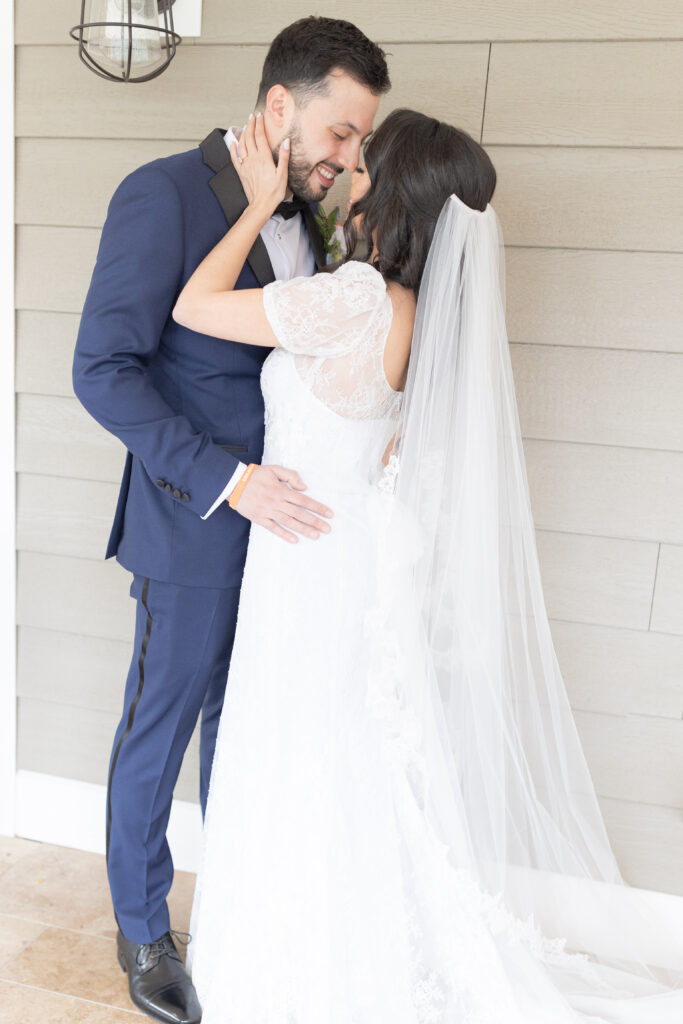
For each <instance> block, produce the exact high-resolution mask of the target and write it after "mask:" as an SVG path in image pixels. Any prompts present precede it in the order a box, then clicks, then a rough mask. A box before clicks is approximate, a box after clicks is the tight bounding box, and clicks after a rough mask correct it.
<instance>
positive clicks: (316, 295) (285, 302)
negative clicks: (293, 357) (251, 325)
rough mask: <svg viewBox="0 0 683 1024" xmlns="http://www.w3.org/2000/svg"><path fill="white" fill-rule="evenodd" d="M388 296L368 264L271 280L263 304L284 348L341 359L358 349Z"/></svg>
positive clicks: (300, 353)
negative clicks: (326, 272) (308, 275)
mask: <svg viewBox="0 0 683 1024" xmlns="http://www.w3.org/2000/svg"><path fill="white" fill-rule="evenodd" d="M385 298H386V286H385V284H384V281H383V279H382V276H381V275H380V274H379V273H378V272H377V271H376V270H375V269H374V268H373V267H371V266H369V264H367V263H348V264H345V265H344V266H343V267H340V269H339V270H338V271H336V273H333V274H325V273H323V274H316V275H315V276H314V277H295V278H292V279H291V280H290V281H273V282H272V284H268V285H266V287H265V288H264V289H263V304H264V307H265V312H266V316H267V317H268V321H269V323H270V325H271V327H272V328H273V332H274V334H275V336H276V338H277V340H278V341H279V342H280V344H281V345H282V347H283V348H285V349H287V351H288V352H293V353H295V354H297V355H309V356H325V357H327V358H339V357H341V356H345V355H348V354H349V353H350V352H351V351H353V350H354V349H357V348H359V347H361V346H362V344H363V339H364V338H365V337H366V336H367V334H368V331H369V330H370V329H371V328H372V325H373V322H374V321H375V319H376V318H377V315H378V313H379V311H380V309H381V307H382V304H383V303H384V300H385Z"/></svg>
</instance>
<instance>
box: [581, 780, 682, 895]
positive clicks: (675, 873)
mask: <svg viewBox="0 0 683 1024" xmlns="http://www.w3.org/2000/svg"><path fill="white" fill-rule="evenodd" d="M600 809H601V810H602V813H603V816H604V818H605V824H606V825H607V832H608V834H609V838H610V842H611V844H612V849H613V850H614V853H615V856H616V858H617V861H618V863H619V867H620V868H621V871H622V874H623V876H624V879H625V881H626V882H628V884H629V885H635V886H638V887H639V888H641V889H654V890H655V891H660V892H672V893H676V895H678V896H683V815H682V814H681V812H680V811H679V810H678V809H677V808H676V809H674V808H672V807H653V806H651V805H649V804H636V803H631V802H630V801H626V800H612V799H610V798H609V797H601V798H600Z"/></svg>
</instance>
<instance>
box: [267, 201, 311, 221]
mask: <svg viewBox="0 0 683 1024" xmlns="http://www.w3.org/2000/svg"><path fill="white" fill-rule="evenodd" d="M307 206H308V203H307V202H306V200H305V199H299V197H298V196H294V197H293V198H292V199H283V201H282V202H281V203H280V205H279V206H276V207H275V209H274V210H273V216H275V214H276V213H279V214H280V216H281V217H284V218H285V220H289V219H290V218H291V217H296V215H297V213H301V211H302V210H305V209H306V207H307Z"/></svg>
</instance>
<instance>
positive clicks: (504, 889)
mask: <svg viewBox="0 0 683 1024" xmlns="http://www.w3.org/2000/svg"><path fill="white" fill-rule="evenodd" d="M504 287H505V286H504V275H503V241H502V235H501V232H500V226H499V223H498V220H497V217H496V215H495V213H494V211H493V209H492V208H491V207H490V206H488V207H487V209H486V210H485V211H484V212H479V211H474V210H472V209H470V208H469V207H467V206H466V205H464V204H463V203H462V202H461V201H460V200H459V199H458V198H457V197H456V196H451V197H450V199H449V200H448V202H447V203H446V205H445V207H444V209H443V211H442V214H441V217H440V219H439V223H438V226H437V229H436V233H435V237H434V241H433V244H432V248H431V251H430V257H429V261H428V264H427V267H426V271H425V276H424V279H423V284H422V287H421V291H420V299H419V304H418V314H417V320H416V326H415V333H414V338H413V351H412V355H411V361H410V370H409V379H408V383H407V388H406V394H405V400H404V405H403V411H402V414H401V421H400V424H399V429H398V431H397V434H396V440H395V443H394V447H393V451H392V453H391V456H390V459H389V462H388V465H387V467H386V469H385V471H384V478H383V481H382V486H383V487H384V488H385V489H389V490H393V491H394V500H393V501H390V502H388V506H389V508H390V512H389V513H388V514H389V517H390V518H389V526H388V528H387V531H386V533H385V543H386V545H387V557H386V558H385V559H384V565H385V575H384V579H383V581H382V585H381V587H380V590H379V594H378V599H377V603H376V606H375V608H374V611H373V613H372V614H371V615H370V617H369V620H368V626H369V630H368V633H369V635H371V636H374V637H375V638H379V639H378V648H377V651H376V671H375V673H374V675H373V679H372V681H371V687H370V692H369V698H368V699H369V701H370V704H371V706H372V707H373V709H374V711H375V714H376V715H377V716H378V717H380V718H381V719H383V720H384V722H385V723H386V726H387V735H388V738H389V740H390V741H391V742H392V743H393V744H394V746H395V749H396V750H397V752H398V755H399V756H400V759H401V761H402V763H403V766H404V768H405V770H406V778H407V779H409V780H410V790H411V794H410V799H412V800H413V801H414V804H415V807H416V808H417V807H419V809H420V811H421V812H424V815H425V816H426V818H427V821H428V823H429V828H430V831H431V833H432V835H433V837H434V840H435V841H436V844H437V846H438V847H439V848H440V849H441V850H442V851H443V853H444V857H445V858H446V860H447V861H448V864H449V866H450V868H451V869H454V870H457V871H460V872H464V873H465V874H466V875H468V876H470V877H472V878H474V879H476V883H477V885H478V886H479V887H480V889H481V891H482V892H483V893H485V894H487V896H490V897H491V901H492V906H493V907H495V908H498V911H499V912H500V913H501V914H503V915H505V914H507V913H510V914H512V915H513V916H514V918H515V920H516V921H518V922H524V921H526V922H527V923H529V926H530V927H531V928H532V929H534V928H535V927H536V926H538V932H539V933H542V935H543V936H545V937H547V938H548V939H549V940H552V939H553V937H563V938H564V939H566V948H567V949H568V950H571V951H574V950H577V951H580V952H581V953H582V954H583V955H582V956H575V957H573V958H572V957H569V958H568V959H567V961H566V963H565V964H564V966H562V965H561V958H559V959H558V960H557V963H556V966H555V968H554V974H553V982H554V983H555V984H556V985H557V986H558V987H559V988H560V990H561V991H562V993H563V995H564V997H565V998H566V1000H567V1001H568V1003H569V1005H570V1006H571V1007H572V1009H573V1010H575V1011H577V1012H578V1013H579V1015H580V1016H579V1017H578V1018H576V1019H581V1020H584V1019H590V1020H596V1021H598V1020H599V1021H603V1020H608V1021H610V1022H612V1021H619V1022H622V1021H624V1022H626V1021H628V1022H629V1024H631V1022H636V1021H637V1022H641V1021H642V1022H643V1024H660V1022H664V1021H666V1022H667V1024H668V1022H669V1021H671V1022H673V1021H674V1020H676V1021H680V1020H683V991H682V990H681V989H679V988H677V986H680V985H681V984H683V912H680V911H677V910H675V909H674V911H673V912H670V911H668V910H667V909H666V908H668V907H669V906H674V907H675V901H673V902H672V903H669V902H668V901H666V900H662V901H661V908H660V905H659V903H658V898H657V895H656V894H651V896H652V898H651V899H649V898H647V897H646V896H645V895H644V894H642V893H641V892H640V891H638V890H631V889H629V887H628V886H626V885H625V884H624V883H623V880H622V878H621V875H620V872H619V869H618V866H617V863H616V861H615V858H614V855H613V853H612V850H611V848H610V844H609V841H608V838H607V834H606V831H605V827H604V823H603V820H602V817H601V813H600V810H599V806H598V802H597V798H596V794H595V791H594V787H593V784H592V781H591V778H590V774H589V771H588V767H587V765H586V761H585V758H584V755H583V752H582V749H581V746H580V743H579V739H578V736H577V731H576V727H575V724H574V720H573V718H572V714H571V709H570V706H569V703H568V699H567V696H566V692H565V688H564V685H563V681H562V677H561V674H560V670H559V666H558V663H557V659H556V656H555V652H554V648H553V643H552V639H551V634H550V628H549V624H548V617H547V613H546V609H545V604H544V599H543V593H542V587H541V579H540V572H539V566H538V557H537V551H536V544H535V536H534V526H533V520H532V515H531V508H530V502H529V492H528V485H527V479H526V471H525V465H524V457H523V450H522V443H521V435H520V429H519V422H518V415H517V406H516V401H515V393H514V385H513V379H512V371H511V365H510V358H509V351H508V341H507V334H506V328H505V313H504V305H505V298H504ZM407 593H409V595H410V597H409V598H408V599H407V600H406V594H407ZM397 595H399V597H398V599H397ZM415 616H417V617H418V618H419V620H420V622H421V629H422V632H423V640H424V643H423V645H422V654H420V655H418V656H417V657H418V660H419V661H420V663H419V664H415V660H414V659H415V657H416V655H415V653H414V652H411V651H410V650H407V649H404V646H403V645H402V637H403V636H404V635H411V624H410V621H409V619H410V618H411V617H413V622H414V617H415ZM413 628H414V626H413ZM425 679H427V680H428V684H427V685H425ZM427 721H431V722H432V723H434V722H436V728H437V729H438V735H439V742H438V743H436V744H435V743H427V742H425V737H426V733H425V728H426V727H425V723H426V722H427ZM431 728H433V726H431ZM445 778H448V779H449V780H450V784H449V785H446V784H445ZM437 780H438V784H436V782H437ZM463 822H464V824H465V830H464V831H465V834H464V835H463V828H462V826H463ZM681 903H682V904H683V901H681ZM662 908H664V909H662ZM667 914H668V915H669V916H667ZM549 948H551V949H552V946H550V947H549ZM558 948H559V947H558ZM548 962H549V963H551V962H552V957H550V958H548ZM550 969H551V972H552V970H553V969H552V968H550ZM583 1014H586V1016H585V1017H584V1016H583ZM593 1015H594V1016H593ZM529 1019H531V1018H529ZM547 1019H550V1017H549V1018H547ZM552 1019H555V1018H552ZM563 1019H564V1018H563ZM571 1019H574V1018H573V1017H572V1018H571Z"/></svg>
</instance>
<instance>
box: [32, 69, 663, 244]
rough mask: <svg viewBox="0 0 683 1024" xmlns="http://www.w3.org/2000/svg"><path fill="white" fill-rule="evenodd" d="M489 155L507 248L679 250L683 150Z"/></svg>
mask: <svg viewBox="0 0 683 1024" xmlns="http://www.w3.org/2000/svg"><path fill="white" fill-rule="evenodd" d="M682 56H683V54H682ZM488 153H489V156H490V157H491V159H492V160H493V163H494V165H495V167H496V171H497V174H498V184H497V187H496V191H495V194H494V197H493V206H494V208H495V210H496V212H497V214H498V217H499V219H500V221H501V224H502V227H503V235H504V238H505V242H506V244H507V245H533V246H548V247H553V246H555V247H562V246H569V247H571V248H573V249H576V248H582V249H635V250H643V249H652V250H655V249H658V250H662V251H671V252H681V251H683V152H681V151H678V150H666V149H567V148H558V149H554V148H552V147H547V146H519V147H518V146H490V147H489V149H488ZM61 191H64V190H63V189H62V190H61ZM637 198H639V199H640V201H637ZM626 210H628V216H625V211H626ZM46 223H48V224H50V223H53V222H52V221H51V220H50V221H46Z"/></svg>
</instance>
